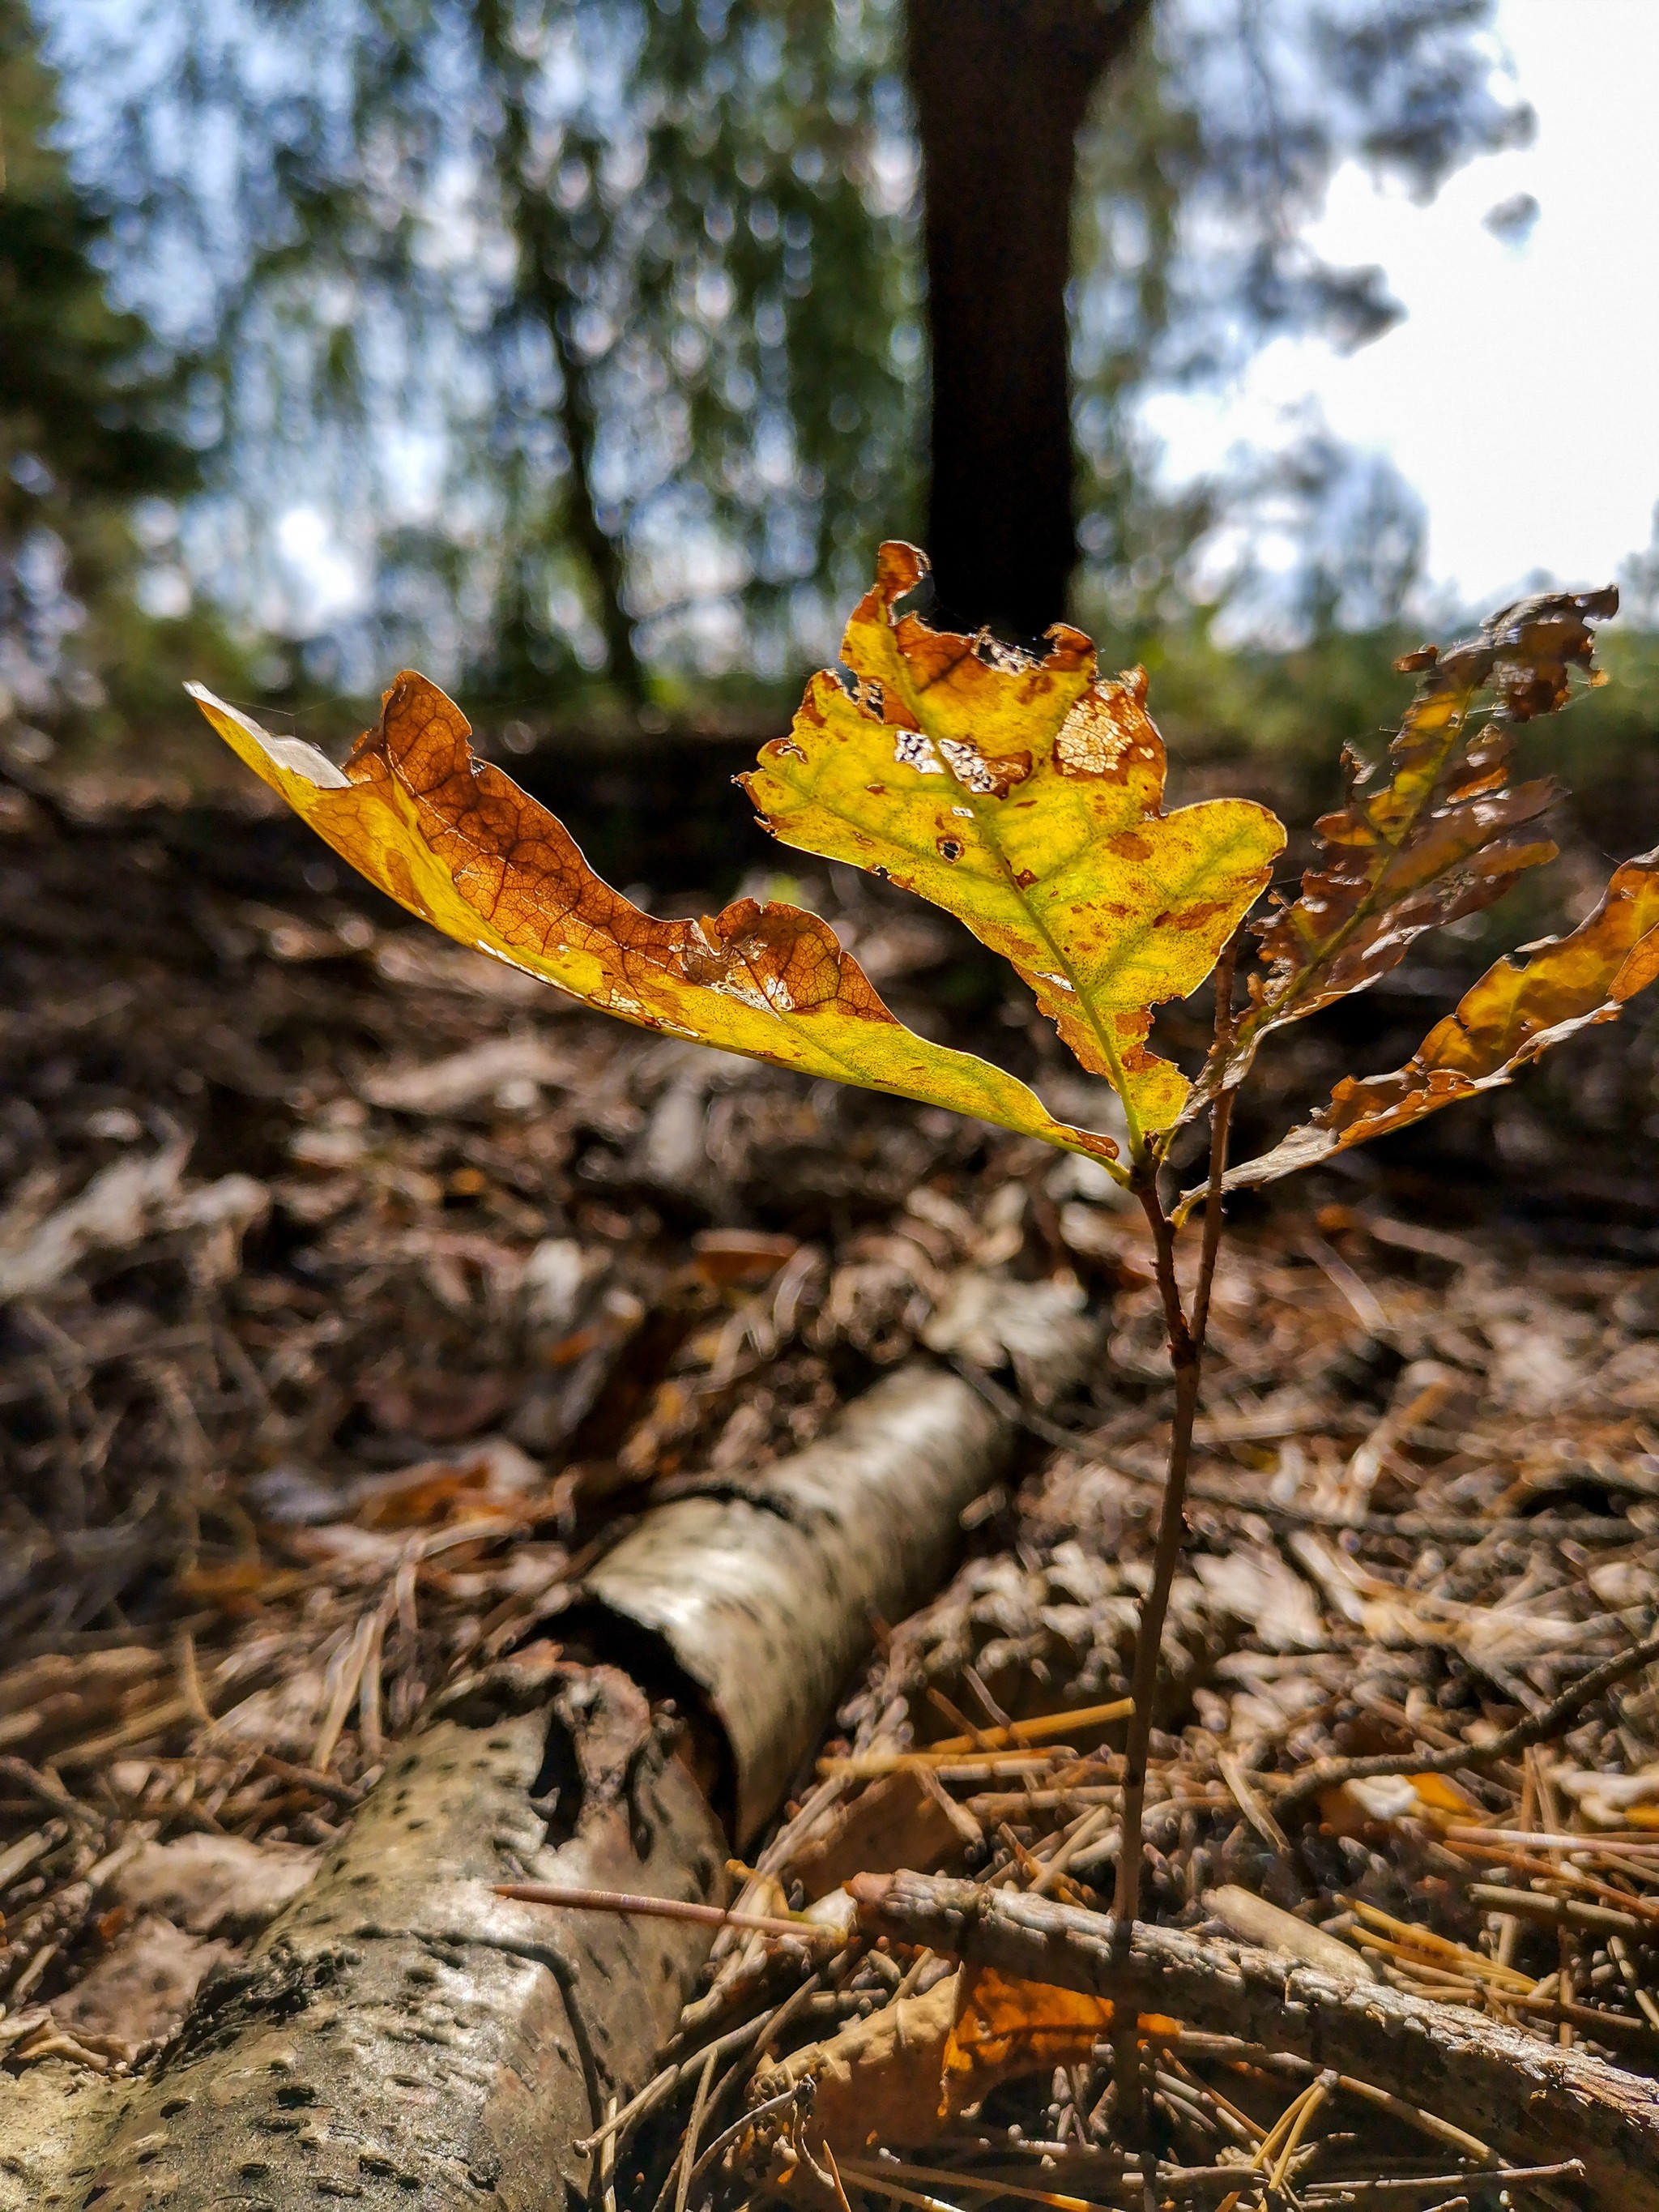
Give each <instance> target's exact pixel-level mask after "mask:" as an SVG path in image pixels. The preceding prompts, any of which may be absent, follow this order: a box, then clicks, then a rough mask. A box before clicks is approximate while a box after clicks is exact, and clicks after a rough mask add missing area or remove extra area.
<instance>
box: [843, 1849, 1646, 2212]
mask: <svg viewBox="0 0 1659 2212" xmlns="http://www.w3.org/2000/svg"><path fill="white" fill-rule="evenodd" d="M848 1886H849V1887H850V1888H851V1890H852V1892H853V1895H854V1899H855V1901H856V1904H857V1909H858V1926H859V1929H860V1932H861V1933H862V1934H864V1935H866V1936H869V1937H871V1938H872V1940H873V1939H875V1938H878V1937H880V1936H887V1937H889V1938H890V1939H891V1940H892V1941H893V1942H902V1943H911V1944H915V1945H917V1946H920V1947H921V1948H926V1949H928V1950H932V1951H935V1952H938V1953H939V1954H940V1955H941V1956H943V1957H945V1958H954V1959H959V1960H963V1962H965V1963H966V1964H969V1965H973V1966H992V1967H995V1968H996V1969H997V1970H998V1971H999V1972H1001V1973H1004V1974H1008V1975H1011V1976H1015V1977H1018V1978H1023V1979H1024V1980H1027V1981H1037V1982H1051V1983H1053V1984H1055V1985H1056V1986H1057V1987H1059V1988H1061V1989H1068V1990H1082V1991H1084V1992H1085V1993H1086V1994H1088V1995H1090V1996H1103V1997H1109V1998H1111V1999H1113V2000H1114V2001H1115V2002H1117V2003H1120V2004H1125V2005H1132V2006H1133V2008H1134V2009H1135V2010H1136V2011H1137V2012H1139V2013H1160V2014H1165V2015H1170V2017H1172V2018H1174V2019H1176V2020H1178V2021H1181V2022H1182V2024H1183V2025H1184V2026H1186V2027H1191V2028H1195V2029H1198V2030H1199V2031H1200V2032H1201V2033H1210V2034H1222V2035H1227V2036H1230V2037H1237V2038H1239V2039H1243V2041H1245V2042H1247V2043H1255V2044H1260V2045H1265V2046H1266V2047H1267V2049H1268V2050H1270V2051H1283V2052H1285V2053H1287V2054H1289V2055H1290V2056H1291V2057H1297V2058H1301V2059H1306V2060H1309V2061H1310V2062H1312V2063H1314V2064H1316V2065H1317V2066H1320V2067H1322V2068H1323V2067H1328V2068H1330V2069H1334V2071H1335V2072H1337V2073H1338V2074H1340V2075H1352V2076H1354V2077H1355V2078H1356V2079H1358V2080H1359V2081H1366V2082H1370V2083H1371V2084H1373V2085H1375V2086H1376V2087H1379V2088H1382V2089H1384V2090H1387V2091H1389V2092H1390V2093H1392V2094H1393V2095H1394V2096H1395V2097H1397V2098H1401V2099H1403V2100H1406V2102H1407V2103H1408V2104H1411V2105H1414V2106H1420V2107H1421V2108H1422V2109H1423V2110H1425V2112H1430V2113H1436V2114H1439V2115H1442V2116H1443V2117H1444V2118H1448V2119H1449V2120H1451V2121H1452V2122H1453V2123H1454V2124H1455V2126H1456V2127H1457V2129H1459V2130H1462V2133H1463V2134H1465V2135H1466V2136H1475V2137H1478V2138H1479V2139H1480V2141H1481V2142H1484V2143H1486V2144H1488V2145H1490V2146H1491V2148H1492V2149H1493V2150H1494V2151H1495V2152H1498V2153H1499V2154H1502V2156H1503V2157H1504V2159H1505V2160H1511V2161H1513V2162H1516V2163H1518V2164H1547V2163H1548V2162H1550V2161H1551V2160H1561V2159H1577V2160H1581V2161H1582V2162H1583V2167H1584V2173H1585V2180H1586V2185H1587V2189H1588V2191H1589V2197H1590V2199H1591V2201H1592V2202H1593V2203H1596V2204H1598V2205H1606V2206H1607V2207H1608V2208H1609V2212H1611V2208H1613V2207H1614V2206H1616V2207H1618V2208H1619V2212H1659V2085H1656V2083H1654V2082H1652V2081H1647V2080H1644V2078H1643V2077H1642V2076H1641V2075H1635V2074H1627V2073H1625V2072H1624V2071H1623V2070H1622V2069H1620V2068H1618V2067H1616V2066H1612V2065H1609V2064H1608V2063H1607V2062H1606V2061H1605V2060H1604V2059H1599V2058H1595V2057H1589V2056H1588V2055H1587V2054H1586V2053H1585V2052H1583V2051H1577V2050H1563V2049H1560V2048H1559V2047H1558V2046H1555V2045H1549V2044H1544V2043H1540V2042H1536V2041H1534V2039H1532V2038H1531V2037H1530V2036H1526V2035H1522V2033H1519V2031H1518V2030H1516V2029H1513V2028H1509V2027H1504V2026H1503V2025H1502V2024H1501V2023H1500V2022H1498V2021H1493V2020H1487V2019H1483V2018H1482V2017H1481V2016H1480V2015H1479V2014H1477V2013H1474V2012H1470V2011H1468V2010H1467V2009H1464V2008H1461V2007H1458V2006H1454V2005H1439V2004H1435V2003H1433V2002H1431V2001H1430V2000H1427V1999H1425V1998H1421V1997H1414V1996H1408V1995H1407V1993H1406V1992H1405V1991H1403V1990H1395V1989H1390V1988H1388V1987H1386V1986H1384V1985H1383V1984H1377V1983H1368V1982H1357V1981H1339V1980H1337V1979H1336V1978H1334V1977H1333V1976H1331V1975H1328V1974H1326V1973H1322V1972H1319V1971H1318V1970H1317V1969H1316V1968H1315V1967H1312V1966H1306V1965H1303V1964H1301V1963H1299V1962H1298V1961H1297V1960H1293V1959H1291V1958H1289V1957H1287V1956H1286V1955H1285V1954H1284V1953H1282V1952H1275V1951H1265V1950H1259V1949H1256V1948H1255V1947H1254V1946H1250V1945H1246V1944H1239V1943H1229V1942H1219V1941H1217V1940H1214V1939H1212V1938H1203V1939H1200V1937H1197V1936H1190V1935H1187V1934H1184V1933H1182V1931H1180V1930H1178V1929H1171V1928H1157V1927H1149V1926H1147V1925H1146V1923H1145V1922H1138V1923H1136V1925H1135V1928H1134V1929H1133V1936H1132V1939H1131V1942H1130V1943H1129V1946H1128V1948H1127V1954H1119V1952H1118V1951H1117V1949H1116V1948H1115V1936H1116V1929H1115V1923H1114V1922H1113V1921H1112V1920H1111V1919H1110V1918H1109V1917H1108V1916H1107V1915H1106V1914H1104V1913H1099V1912H1087V1911H1080V1910H1079V1909H1078V1908H1077V1907H1075V1906H1073V1905H1057V1904H1054V1902H1053V1901H1052V1900H1051V1899H1048V1898H1044V1897H1030V1896H1026V1895H1023V1894H1022V1893H1020V1892H1019V1891H1018V1890H987V1889H981V1888H980V1887H978V1886H977V1885H976V1884H975V1883H973V1882H967V1881H948V1880H945V1879H939V1878H933V1877H930V1876H927V1875H915V1874H897V1875H858V1876H856V1877H855V1878H854V1881H852V1882H851V1883H850V1884H849V1885H848Z"/></svg>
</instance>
